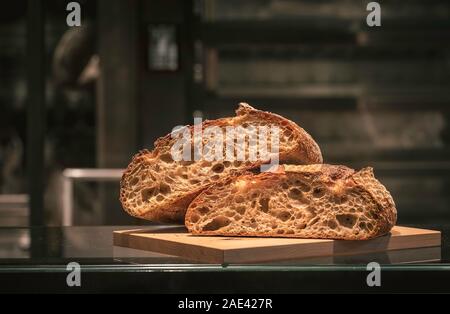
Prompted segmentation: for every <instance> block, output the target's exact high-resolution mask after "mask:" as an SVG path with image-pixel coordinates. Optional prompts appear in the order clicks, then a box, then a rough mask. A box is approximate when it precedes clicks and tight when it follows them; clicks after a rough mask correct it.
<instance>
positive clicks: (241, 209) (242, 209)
mask: <svg viewBox="0 0 450 314" xmlns="http://www.w3.org/2000/svg"><path fill="white" fill-rule="evenodd" d="M236 211H237V212H238V213H239V214H241V215H244V214H245V211H246V207H245V206H238V207H237V208H236Z"/></svg>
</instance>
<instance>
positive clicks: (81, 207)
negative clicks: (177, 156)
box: [0, 0, 450, 226]
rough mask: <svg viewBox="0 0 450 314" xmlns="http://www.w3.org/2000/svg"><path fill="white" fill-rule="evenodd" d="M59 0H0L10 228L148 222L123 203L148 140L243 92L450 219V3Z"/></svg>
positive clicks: (418, 212)
mask: <svg viewBox="0 0 450 314" xmlns="http://www.w3.org/2000/svg"><path fill="white" fill-rule="evenodd" d="M69 2H70V1H62V0H29V1H26V0H15V1H3V2H2V3H1V4H0V5H1V6H2V8H1V9H0V226H28V225H49V226H56V225H111V224H144V223H145V222H143V221H137V220H135V219H132V218H130V217H128V216H127V215H125V214H124V213H123V211H122V210H121V206H120V203H119V201H118V190H119V180H120V175H121V171H122V169H123V168H125V167H126V166H127V164H128V162H129V161H130V159H131V156H132V155H133V154H134V153H136V152H137V151H138V150H139V149H142V148H148V149H151V148H152V146H153V142H154V140H155V139H156V138H157V137H159V136H162V135H165V134H167V133H169V132H170V131H171V129H172V128H173V127H174V126H176V125H180V124H192V121H193V116H194V115H196V116H199V115H200V116H202V117H203V118H216V117H221V116H227V115H233V111H234V109H235V108H236V106H237V103H238V102H240V101H245V102H248V103H250V104H251V105H253V106H255V107H257V108H260V109H264V110H270V111H273V112H276V113H279V114H281V115H284V116H286V117H287V118H289V119H292V120H294V121H295V122H297V123H299V124H300V125H301V126H302V127H303V128H305V129H306V130H307V131H308V132H309V133H310V134H311V135H312V136H313V137H314V138H315V139H316V140H317V142H318V143H319V145H320V146H321V148H322V152H323V155H324V158H325V161H326V162H327V163H342V164H346V165H349V166H351V167H355V168H359V167H363V166H367V165H370V166H373V167H374V168H375V173H376V175H377V177H378V178H379V179H380V180H381V181H382V182H383V183H384V184H385V185H386V186H387V187H388V189H389V190H390V191H391V193H392V194H393V197H394V199H395V201H396V203H397V208H398V211H399V223H402V224H415V223H420V224H435V223H443V222H446V221H449V217H450V193H449V192H450V189H449V186H450V176H449V173H450V158H449V157H450V132H449V123H450V120H449V119H450V116H449V109H450V106H449V105H450V89H449V87H450V40H449V39H450V3H449V2H448V1H446V0H430V1H420V0H410V1H400V0H389V1H382V3H381V26H380V27H369V26H367V24H366V16H367V14H368V13H369V12H368V11H366V5H367V3H368V2H369V1H361V0H340V1H337V0H302V1H300V0H299V1H293V0H247V1H237V0H198V1H189V0H169V1H168V0H165V1H163V0H128V1H124V0H88V1H81V0H80V1H77V2H78V3H79V5H80V8H81V11H80V12H81V25H80V26H68V25H67V21H66V19H67V15H68V14H69V13H70V11H67V10H66V8H67V4H68V3H69Z"/></svg>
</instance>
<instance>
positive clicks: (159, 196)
mask: <svg viewBox="0 0 450 314" xmlns="http://www.w3.org/2000/svg"><path fill="white" fill-rule="evenodd" d="M163 199H164V196H162V195H161V194H158V195H157V196H156V201H157V202H161V201H162V200H163Z"/></svg>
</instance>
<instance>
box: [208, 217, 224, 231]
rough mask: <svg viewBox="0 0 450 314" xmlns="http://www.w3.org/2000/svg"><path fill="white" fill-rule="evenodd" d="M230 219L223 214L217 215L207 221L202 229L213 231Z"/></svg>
mask: <svg viewBox="0 0 450 314" xmlns="http://www.w3.org/2000/svg"><path fill="white" fill-rule="evenodd" d="M230 222H231V220H230V219H229V218H227V217H225V216H217V217H216V218H214V219H213V220H212V221H210V222H209V223H207V224H206V225H205V226H204V227H203V230H204V231H214V230H218V229H221V228H223V227H226V226H228V225H229V224H230Z"/></svg>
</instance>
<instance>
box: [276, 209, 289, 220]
mask: <svg viewBox="0 0 450 314" xmlns="http://www.w3.org/2000/svg"><path fill="white" fill-rule="evenodd" d="M276 216H277V217H278V219H280V220H281V221H287V220H288V219H289V218H291V214H290V213H289V212H288V211H286V210H282V211H278V212H276Z"/></svg>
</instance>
